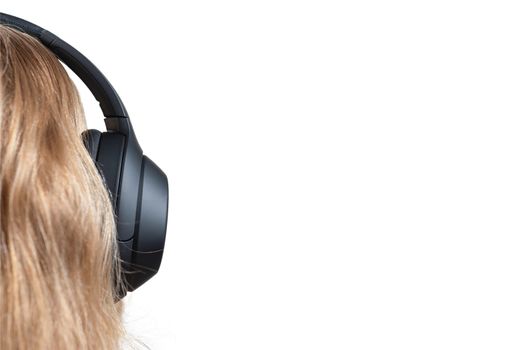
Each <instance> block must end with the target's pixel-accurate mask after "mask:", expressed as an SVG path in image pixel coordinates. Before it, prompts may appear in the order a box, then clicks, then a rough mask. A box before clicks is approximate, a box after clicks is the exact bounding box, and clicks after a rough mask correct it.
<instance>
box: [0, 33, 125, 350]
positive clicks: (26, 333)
mask: <svg viewBox="0 0 524 350" xmlns="http://www.w3.org/2000/svg"><path fill="white" fill-rule="evenodd" d="M85 129H86V122H85V117H84V113H83V109H82V105H81V101H80V98H79V95H78V92H77V90H76V88H75V86H74V84H73V82H72V81H71V79H70V78H69V76H68V75H67V72H66V71H65V69H64V67H63V66H62V64H61V63H60V62H59V61H58V59H57V58H56V57H55V56H54V54H53V53H52V52H50V51H49V50H48V49H47V48H45V47H44V46H43V45H42V44H41V43H40V42H39V41H38V40H36V39H35V38H33V37H31V36H29V35H27V34H24V33H22V32H19V31H17V30H15V29H12V28H9V27H6V26H0V181H1V184H0V198H1V203H0V349H3V350H10V349H22V350H25V349H28V350H29V349H31V350H35V349H57V350H61V349H118V347H119V345H120V339H121V338H122V336H123V335H124V330H123V327H122V310H121V309H122V307H121V303H115V298H116V295H115V283H114V277H115V276H119V270H118V269H119V267H118V266H119V263H118V258H117V257H118V256H117V248H116V237H115V222H114V217H113V212H112V207H111V202H110V198H109V195H108V192H107V190H106V187H105V185H104V183H103V180H102V178H101V176H100V175H99V173H98V171H97V169H96V167H95V165H94V163H93V161H92V159H91V158H90V156H89V154H88V152H87V150H86V149H85V147H84V145H83V143H82V138H81V137H80V135H81V132H82V131H83V130H85Z"/></svg>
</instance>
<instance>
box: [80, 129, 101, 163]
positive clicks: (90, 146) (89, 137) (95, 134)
mask: <svg viewBox="0 0 524 350" xmlns="http://www.w3.org/2000/svg"><path fill="white" fill-rule="evenodd" d="M101 135H102V133H101V132H100V131H98V130H96V129H88V130H85V131H84V132H82V140H83V141H84V145H85V146H86V149H87V151H88V152H89V154H90V155H91V158H93V161H96V156H97V154H98V146H99V145H100V137H101Z"/></svg>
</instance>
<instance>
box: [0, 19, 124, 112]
mask: <svg viewBox="0 0 524 350" xmlns="http://www.w3.org/2000/svg"><path fill="white" fill-rule="evenodd" d="M0 24H3V25H6V26H10V27H13V28H15V29H17V30H19V31H22V32H25V33H27V34H29V35H31V36H33V37H35V38H37V39H38V40H40V42H42V44H44V45H45V46H46V47H47V48H48V49H49V50H51V51H52V52H53V53H54V54H55V55H57V56H58V58H59V59H60V60H61V61H62V62H64V64H65V65H67V66H68V67H69V68H71V70H72V71H73V72H75V74H76V75H78V77H79V78H80V79H82V81H83V82H84V84H86V86H87V87H88V88H89V90H90V91H91V93H92V94H93V95H94V96H95V98H96V100H97V101H98V102H99V103H100V108H102V112H103V113H104V116H105V117H106V118H112V117H113V118H114V117H117V118H128V117H129V116H128V114H127V111H126V108H125V107H124V104H123V103H122V100H121V99H120V97H119V96H118V93H117V92H116V91H115V89H114V88H113V86H112V85H111V83H110V82H109V80H107V78H106V77H105V76H104V75H103V74H102V72H101V71H100V70H99V69H98V68H96V66H95V65H94V64H93V63H92V62H91V61H89V60H88V59H87V58H86V57H85V56H84V55H82V54H81V53H80V52H78V50H76V49H75V48H74V47H72V46H71V45H69V44H68V43H66V42H65V41H64V40H62V39H60V38H59V37H57V36H56V35H54V34H53V33H51V32H49V31H47V30H45V29H43V28H41V27H39V26H37V25H36V24H33V23H31V22H28V21H26V20H23V19H21V18H18V17H15V16H11V15H8V14H5V13H2V12H0Z"/></svg>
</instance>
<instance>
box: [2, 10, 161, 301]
mask: <svg viewBox="0 0 524 350" xmlns="http://www.w3.org/2000/svg"><path fill="white" fill-rule="evenodd" d="M0 24H4V25H7V26H10V27H13V28H15V29H17V30H19V31H22V32H24V33H27V34H29V35H31V36H33V37H35V38H37V39H39V40H40V41H41V42H42V43H43V44H44V45H45V46H46V47H47V48H48V49H49V50H51V51H52V52H53V53H54V54H55V55H56V56H57V57H58V58H59V59H60V60H61V61H62V62H63V63H65V64H66V65H67V66H68V67H69V68H70V69H71V70H72V71H73V72H74V73H75V74H76V75H78V77H80V79H82V81H83V82H84V83H85V84H86V85H87V87H88V88H89V90H91V93H92V94H93V95H94V96H95V98H96V99H97V101H98V102H99V103H100V107H101V108H102V112H103V113H104V116H105V119H104V121H105V125H106V128H107V131H106V132H100V131H98V130H94V129H90V130H86V131H84V132H83V133H82V138H83V140H84V143H85V145H86V147H87V150H88V151H89V153H90V154H91V157H92V158H93V160H94V161H95V164H96V165H97V168H98V169H99V171H100V173H101V175H102V177H103V178H104V180H105V184H106V187H107V189H108V191H109V193H110V197H111V200H112V203H113V209H114V214H115V216H116V218H115V219H116V225H117V233H118V248H119V253H120V260H121V266H122V271H123V273H122V277H123V280H124V282H125V283H124V284H125V286H123V288H124V289H123V290H118V295H119V297H120V298H122V297H124V296H125V295H126V293H127V292H128V291H133V290H135V289H136V288H138V287H140V286H141V285H142V284H144V283H145V282H146V281H147V280H149V279H150V278H151V277H153V276H154V275H155V274H156V273H157V272H158V269H159V267H160V262H161V260H162V253H163V249H164V243H165V236H166V228H167V212H168V197H169V194H168V182H167V177H166V175H165V174H164V172H163V171H162V170H161V169H160V168H159V167H158V166H157V165H156V164H155V163H153V161H151V160H150V159H149V158H148V157H146V156H145V155H144V154H143V153H142V149H141V148H140V145H139V143H138V140H137V139H136V136H135V133H134V132H133V127H132V125H131V120H130V119H129V116H128V114H127V111H126V109H125V107H124V104H123V103H122V101H121V100H120V97H119V96H118V94H117V92H116V91H115V90H114V88H113V87H112V86H111V84H110V83H109V81H108V80H107V78H106V77H105V76H104V75H103V74H102V72H100V70H98V68H96V67H95V65H94V64H93V63H91V62H90V61H89V60H88V59H87V58H86V57H85V56H84V55H82V54H81V53H80V52H78V51H77V50H76V49H75V48H73V47H72V46H71V45H69V44H68V43H66V42H65V41H63V40H61V39H60V38H58V37H57V36H56V35H54V34H52V33H50V32H48V31H47V30H45V29H43V28H40V27H39V26H37V25H35V24H33V23H30V22H27V21H25V20H23V19H20V18H17V17H14V16H10V15H7V14H4V13H0Z"/></svg>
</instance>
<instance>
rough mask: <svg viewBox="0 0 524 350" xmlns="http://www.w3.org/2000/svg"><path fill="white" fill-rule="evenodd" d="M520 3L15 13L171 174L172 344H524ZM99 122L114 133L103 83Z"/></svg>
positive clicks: (159, 283)
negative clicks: (73, 57) (105, 113)
mask: <svg viewBox="0 0 524 350" xmlns="http://www.w3.org/2000/svg"><path fill="white" fill-rule="evenodd" d="M521 4H522V2H519V1H464V0H454V1H325V0H324V1H306V0H302V1H291V0H278V1H276V0H265V1H231V0H227V1H198V0H192V1H169V2H168V1H164V2H160V1H147V2H133V1H125V2H124V1H89V2H87V1H86V2H73V1H68V2H66V1H63V2H60V1H23V2H22V1H13V0H11V1H7V4H6V2H5V1H4V2H3V4H2V5H3V6H2V11H4V12H7V13H10V14H13V15H17V16H20V17H22V18H25V19H27V20H30V21H33V22H35V23H37V24H39V25H41V26H43V27H45V28H46V29H49V30H50V31H52V32H54V33H56V34H58V35H59V36H61V37H62V38H63V39H65V40H66V41H68V42H70V43H71V44H72V45H73V46H75V47H77V48H78V49H79V50H80V51H82V52H84V53H85V54H86V55H87V56H88V57H89V58H90V59H92V61H93V62H94V63H95V64H97V65H98V66H99V68H100V69H101V70H102V71H103V72H104V73H105V74H106V75H107V76H108V78H109V79H110V80H111V82H112V83H113V85H114V86H115V87H116V88H117V90H118V91H119V92H120V94H121V97H122V98H123V100H124V102H125V103H126V106H127V109H128V110H129V111H130V113H131V116H132V119H133V123H134V126H135V129H136V132H137V134H138V137H139V139H140V141H141V144H142V147H143V149H144V151H145V153H146V154H147V155H148V156H150V157H151V158H152V159H153V160H154V161H155V162H156V163H157V164H158V165H159V166H161V167H162V168H163V169H164V170H165V172H166V173H167V174H168V175H169V179H170V191H171V192H170V193H171V198H170V217H169V230H168V240H167V244H166V249H165V255H164V261H163V266H162V269H161V271H160V272H159V274H158V275H157V276H156V277H155V278H154V279H153V280H152V281H150V283H148V284H147V285H145V286H144V287H142V288H141V289H140V290H138V291H137V292H135V293H134V294H132V295H131V296H129V297H128V299H127V312H126V325H127V328H128V330H129V332H130V334H132V335H133V336H134V337H135V338H137V339H139V340H141V341H142V342H144V343H145V344H147V345H149V346H150V348H151V349H154V350H156V349H159V350H162V349H178V350H188V349H206V350H208V349H227V350H235V349H239V350H240V349H241V350H245V349H402V350H406V349H417V350H418V349H475V350H477V349H505V350H508V349H522V348H523V347H524V279H523V276H524V162H523V160H524V49H523V48H524V20H523V18H524V7H523V5H521ZM82 94H83V97H84V101H85V104H86V106H85V108H86V110H87V111H88V113H89V123H90V126H91V127H98V128H102V127H103V123H102V118H101V117H100V116H101V114H100V112H99V111H98V110H97V105H96V103H95V102H94V99H93V98H92V97H90V96H89V93H88V91H87V90H86V89H85V88H83V87H82Z"/></svg>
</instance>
